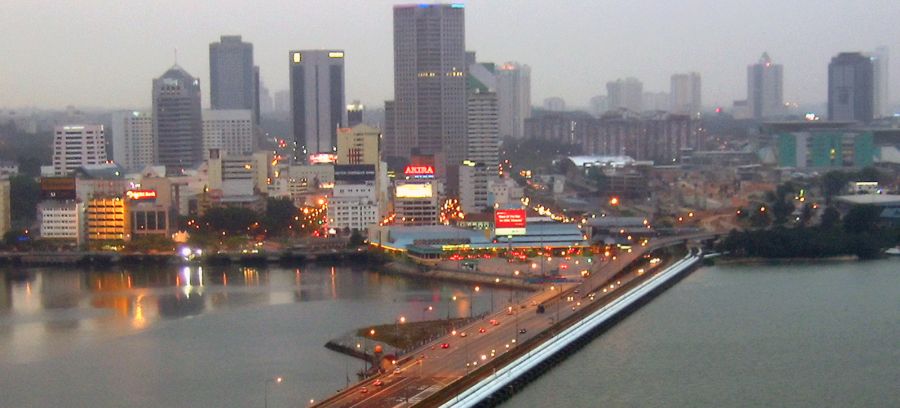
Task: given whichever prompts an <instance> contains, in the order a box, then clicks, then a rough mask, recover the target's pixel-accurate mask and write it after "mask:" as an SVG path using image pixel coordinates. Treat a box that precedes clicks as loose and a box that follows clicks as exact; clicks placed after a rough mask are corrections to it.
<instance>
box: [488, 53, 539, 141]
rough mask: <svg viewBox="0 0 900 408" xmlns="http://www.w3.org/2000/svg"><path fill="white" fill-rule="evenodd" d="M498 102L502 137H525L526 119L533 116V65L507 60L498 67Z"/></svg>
mask: <svg viewBox="0 0 900 408" xmlns="http://www.w3.org/2000/svg"><path fill="white" fill-rule="evenodd" d="M496 74H497V104H498V105H499V111H498V113H499V116H498V118H499V121H500V137H513V138H516V139H521V138H523V137H525V119H528V118H530V117H531V67H529V66H528V65H519V63H517V62H507V63H505V64H503V65H500V66H498V67H497V70H496Z"/></svg>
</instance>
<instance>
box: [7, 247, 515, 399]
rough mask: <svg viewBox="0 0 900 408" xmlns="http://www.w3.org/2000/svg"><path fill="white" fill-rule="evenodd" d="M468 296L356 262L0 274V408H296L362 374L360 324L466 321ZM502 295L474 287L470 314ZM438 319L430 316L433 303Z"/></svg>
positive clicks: (461, 289) (433, 314) (464, 291)
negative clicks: (355, 341)
mask: <svg viewBox="0 0 900 408" xmlns="http://www.w3.org/2000/svg"><path fill="white" fill-rule="evenodd" d="M469 294H470V291H469V288H468V287H466V286H462V285H455V284H447V283H442V282H428V281H416V280H411V279H407V278H402V277H396V276H391V275H385V274H380V273H377V272H372V271H367V270H365V269H362V268H361V267H351V266H338V267H335V268H332V267H330V266H327V265H325V266H323V265H308V266H303V267H301V268H300V269H292V268H281V267H268V268H241V267H203V268H199V267H174V266H166V267H159V268H110V269H102V270H100V269H97V270H81V269H72V268H70V269H62V268H34V269H25V270H18V271H15V272H13V271H10V270H5V271H3V272H2V276H0V407H6V408H8V407H57V406H67V407H121V406H129V407H255V406H260V407H261V406H263V399H264V392H265V382H266V379H267V378H272V377H275V376H281V377H283V378H284V382H283V383H281V384H278V385H272V384H270V386H269V406H270V407H287V406H293V407H296V406H305V405H306V404H307V403H308V402H309V400H310V399H317V400H318V399H321V398H323V397H327V396H329V395H331V394H332V393H333V392H334V391H335V390H337V389H338V388H342V387H344V385H345V383H346V378H347V373H348V372H349V373H350V377H353V376H354V374H353V373H354V372H355V371H357V370H359V369H360V368H361V366H362V362H361V361H360V360H354V359H350V358H348V357H345V356H343V355H341V354H338V353H335V352H332V351H329V350H327V349H325V348H324V347H323V346H324V344H325V342H327V341H328V340H330V339H332V338H335V337H338V336H340V335H342V334H344V333H346V332H348V331H350V330H353V329H355V328H358V327H362V326H367V325H374V324H382V323H390V322H393V321H396V319H398V318H399V316H401V315H402V316H405V317H406V318H407V319H410V320H420V319H423V318H439V317H440V318H443V317H446V315H447V313H448V310H447V307H448V303H447V302H446V299H449V298H450V297H451V296H453V295H457V296H458V297H459V300H458V301H457V302H455V303H450V304H449V306H450V309H451V310H450V311H449V313H450V315H451V316H465V315H468V313H469V303H468V300H469V299H470V298H469V297H468V296H469ZM492 297H493V298H494V302H495V304H496V305H501V304H503V303H505V302H506V299H507V298H508V297H509V292H507V291H502V290H495V291H494V294H493V296H491V291H490V290H482V291H481V293H480V294H479V295H478V296H476V297H474V303H473V305H472V308H473V310H474V312H475V313H476V314H478V313H480V312H483V311H486V310H487V309H489V308H490V307H491V306H490V304H491V303H490V302H491V298H492ZM429 305H430V306H433V308H434V311H430V312H426V311H425V310H426V308H427V307H428V306H429Z"/></svg>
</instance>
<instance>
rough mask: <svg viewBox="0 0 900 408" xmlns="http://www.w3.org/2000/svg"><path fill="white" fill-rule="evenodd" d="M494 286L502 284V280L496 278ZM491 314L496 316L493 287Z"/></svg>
mask: <svg viewBox="0 0 900 408" xmlns="http://www.w3.org/2000/svg"><path fill="white" fill-rule="evenodd" d="M494 284H495V285H499V284H500V278H494ZM491 314H494V287H493V286H491Z"/></svg>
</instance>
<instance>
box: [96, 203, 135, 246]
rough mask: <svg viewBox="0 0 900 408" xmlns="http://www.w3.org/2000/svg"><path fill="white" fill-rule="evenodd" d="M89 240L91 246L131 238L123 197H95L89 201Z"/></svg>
mask: <svg viewBox="0 0 900 408" xmlns="http://www.w3.org/2000/svg"><path fill="white" fill-rule="evenodd" d="M86 213H87V216H86V220H87V241H88V244H89V245H91V246H98V247H99V246H102V245H105V244H107V243H110V244H113V245H115V244H114V242H123V243H124V242H125V241H127V240H128V239H129V236H130V229H129V216H128V214H127V209H126V206H125V200H124V199H123V198H122V197H95V198H91V199H90V200H88V202H87V208H86Z"/></svg>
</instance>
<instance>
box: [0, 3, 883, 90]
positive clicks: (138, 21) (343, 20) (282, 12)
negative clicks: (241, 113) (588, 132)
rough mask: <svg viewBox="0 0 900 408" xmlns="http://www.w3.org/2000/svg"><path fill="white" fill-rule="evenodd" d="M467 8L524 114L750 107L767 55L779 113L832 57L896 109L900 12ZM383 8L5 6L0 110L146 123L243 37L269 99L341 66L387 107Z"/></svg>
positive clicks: (632, 6) (388, 52)
mask: <svg viewBox="0 0 900 408" xmlns="http://www.w3.org/2000/svg"><path fill="white" fill-rule="evenodd" d="M465 3H466V47H467V49H470V50H475V51H477V53H478V60H479V61H493V62H504V61H519V62H522V63H527V64H529V65H531V67H532V79H531V81H532V101H533V103H534V104H535V105H539V104H540V103H541V101H542V100H543V99H544V98H545V97H549V96H561V97H563V98H565V100H566V102H567V104H568V105H570V106H586V105H587V101H588V99H589V98H590V97H592V96H594V95H597V94H601V93H604V94H605V93H606V87H605V84H606V81H608V80H613V79H616V78H619V77H626V76H634V77H637V78H639V79H640V80H641V81H643V82H644V89H645V90H646V91H666V92H668V88H669V77H670V75H671V74H672V73H675V72H683V71H698V72H700V73H701V75H702V78H703V102H704V104H705V105H707V106H712V105H714V104H727V105H730V104H731V101H732V100H734V99H743V98H745V96H746V66H747V65H748V64H749V63H752V62H755V61H756V60H757V59H758V58H759V56H760V54H762V52H763V51H768V52H769V54H770V55H771V56H772V58H773V59H774V60H775V61H776V63H780V64H783V65H784V96H785V100H786V101H797V102H801V103H806V102H813V103H814V102H824V101H825V100H826V87H827V75H826V74H827V65H828V61H829V59H830V58H831V57H832V56H833V55H835V54H836V53H838V52H840V51H868V50H873V49H874V48H875V47H876V46H878V45H887V46H888V47H890V48H891V52H892V53H894V55H893V56H892V58H891V95H892V98H891V99H892V100H895V101H896V100H898V99H900V1H897V0H859V1H835V0H788V1H785V0H750V1H744V0H740V1H732V0H719V1H702V0H682V1H665V0H656V1H645V0H632V1H621V0H618V1H606V0H603V1H599V0H595V1H589V0H583V1H575V0H545V1H533V0H474V1H467V2H465ZM392 4H394V2H391V1H381V0H354V1H338V0H317V1H310V0H284V1H267V0H258V1H239V0H209V1H201V0H152V1H129V0H116V1H112V0H109V1H99V0H73V1H58V0H3V1H2V6H0V107H23V106H37V107H48V108H60V107H65V106H66V105H75V106H78V107H115V108H141V107H148V106H150V105H151V102H150V88H151V80H152V78H154V77H157V76H159V75H161V74H162V73H163V72H164V71H165V70H166V69H168V68H169V67H170V66H171V65H172V63H173V49H175V48H177V49H178V63H179V65H181V66H182V67H184V68H185V69H186V70H187V71H188V72H190V73H191V74H192V75H194V76H197V77H199V78H200V79H201V83H202V84H203V105H204V106H208V104H209V88H208V85H209V60H208V59H209V43H210V42H213V41H217V40H218V38H219V36H220V35H222V34H240V35H242V36H243V37H244V40H245V41H249V42H252V43H253V46H254V53H255V56H254V57H255V63H256V64H257V65H259V66H260V70H261V73H262V79H263V82H264V83H265V85H267V86H268V88H269V89H270V90H272V92H273V94H274V91H277V90H281V89H287V86H288V77H287V66H288V62H287V61H288V60H287V55H288V54H287V52H288V50H289V49H311V48H312V49H314V48H342V49H344V50H345V51H346V52H347V60H346V64H347V65H346V69H347V71H346V72H347V100H348V102H349V101H350V100H353V99H360V100H362V101H363V102H364V103H366V104H369V105H381V104H382V101H384V100H385V99H390V98H391V97H392V95H393V52H392V46H393V39H392V36H393V29H392V24H393V22H392V13H391V5H392Z"/></svg>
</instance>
